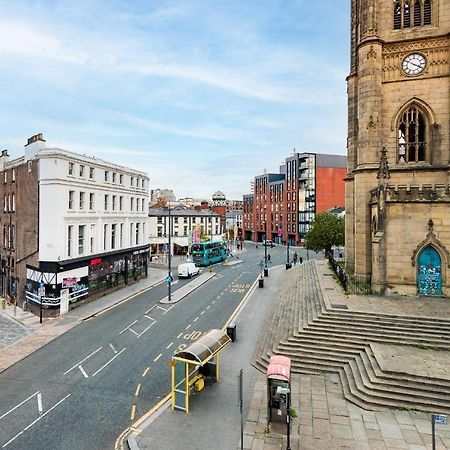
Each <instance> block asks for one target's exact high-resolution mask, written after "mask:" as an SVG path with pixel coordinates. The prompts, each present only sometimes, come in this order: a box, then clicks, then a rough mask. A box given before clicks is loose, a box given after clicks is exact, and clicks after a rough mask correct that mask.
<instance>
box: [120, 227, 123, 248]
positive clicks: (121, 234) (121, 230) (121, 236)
mask: <svg viewBox="0 0 450 450" xmlns="http://www.w3.org/2000/svg"><path fill="white" fill-rule="evenodd" d="M119 245H120V248H123V223H121V224H120V236H119Z"/></svg>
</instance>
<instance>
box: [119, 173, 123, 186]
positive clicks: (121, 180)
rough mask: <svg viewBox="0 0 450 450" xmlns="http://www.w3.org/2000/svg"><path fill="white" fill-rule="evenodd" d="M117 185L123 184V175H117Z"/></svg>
mask: <svg viewBox="0 0 450 450" xmlns="http://www.w3.org/2000/svg"><path fill="white" fill-rule="evenodd" d="M119 184H123V175H122V174H120V175H119Z"/></svg>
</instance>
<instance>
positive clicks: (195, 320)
mask: <svg viewBox="0 0 450 450" xmlns="http://www.w3.org/2000/svg"><path fill="white" fill-rule="evenodd" d="M197 320H198V317H196V318H195V319H194V322H197ZM186 329H187V328H186Z"/></svg>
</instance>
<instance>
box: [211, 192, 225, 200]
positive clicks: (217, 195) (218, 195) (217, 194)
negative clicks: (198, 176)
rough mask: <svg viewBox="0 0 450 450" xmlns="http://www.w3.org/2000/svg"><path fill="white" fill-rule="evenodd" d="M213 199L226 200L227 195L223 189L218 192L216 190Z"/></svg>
mask: <svg viewBox="0 0 450 450" xmlns="http://www.w3.org/2000/svg"><path fill="white" fill-rule="evenodd" d="M212 199H213V200H226V197H225V194H224V193H223V192H222V191H217V192H214V194H213V196H212Z"/></svg>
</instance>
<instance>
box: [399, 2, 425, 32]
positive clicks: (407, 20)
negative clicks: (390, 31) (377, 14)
mask: <svg viewBox="0 0 450 450" xmlns="http://www.w3.org/2000/svg"><path fill="white" fill-rule="evenodd" d="M431 6H432V5H431V0H414V1H413V0H395V1H394V30H401V29H404V28H411V26H414V27H421V26H424V25H431V22H432V16H431Z"/></svg>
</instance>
